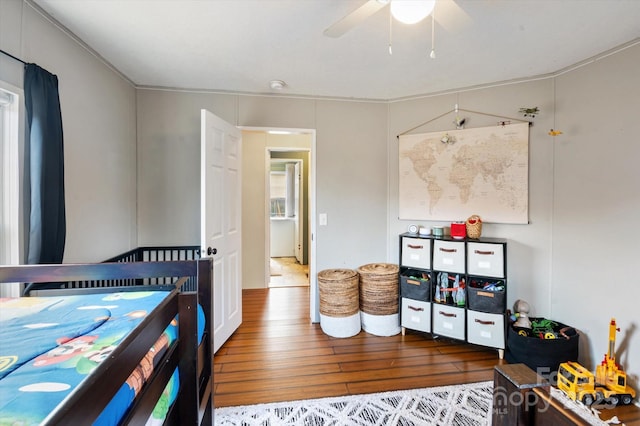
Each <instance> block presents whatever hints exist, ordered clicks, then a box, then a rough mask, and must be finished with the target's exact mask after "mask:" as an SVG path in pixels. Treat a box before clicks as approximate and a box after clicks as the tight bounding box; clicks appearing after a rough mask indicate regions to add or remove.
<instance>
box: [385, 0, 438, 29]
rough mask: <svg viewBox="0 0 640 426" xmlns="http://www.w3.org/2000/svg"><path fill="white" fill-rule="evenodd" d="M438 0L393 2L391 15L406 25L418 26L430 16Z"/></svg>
mask: <svg viewBox="0 0 640 426" xmlns="http://www.w3.org/2000/svg"><path fill="white" fill-rule="evenodd" d="M435 5H436V0H391V15H393V17H394V18H396V19H397V20H398V21H400V22H402V23H404V24H409V25H410V24H416V23H418V22H420V21H422V20H423V19H424V18H426V17H427V16H429V14H430V13H431V12H432V11H433V8H434V7H435Z"/></svg>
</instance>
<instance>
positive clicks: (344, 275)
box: [318, 269, 360, 318]
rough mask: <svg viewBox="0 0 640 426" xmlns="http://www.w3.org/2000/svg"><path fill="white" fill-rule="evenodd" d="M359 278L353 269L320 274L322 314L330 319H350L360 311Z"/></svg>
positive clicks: (331, 270) (325, 271)
mask: <svg viewBox="0 0 640 426" xmlns="http://www.w3.org/2000/svg"><path fill="white" fill-rule="evenodd" d="M359 282H360V280H359V277H358V273H357V272H356V271H354V270H351V269H326V270H324V271H320V272H318V292H319V295H320V313H321V314H322V315H326V316H329V317H337V318H342V317H349V316H351V315H355V314H357V313H358V312H359V310H360V304H359V296H360V293H359Z"/></svg>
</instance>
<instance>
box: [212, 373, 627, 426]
mask: <svg viewBox="0 0 640 426" xmlns="http://www.w3.org/2000/svg"><path fill="white" fill-rule="evenodd" d="M551 389H552V394H553V396H554V397H556V398H557V399H559V400H560V401H561V402H562V403H563V405H564V406H565V408H567V409H569V410H572V411H574V412H575V413H576V414H578V415H580V416H581V417H582V418H583V419H585V420H586V421H587V422H588V423H589V424H591V425H594V426H602V425H605V426H606V425H611V424H620V421H618V419H617V418H616V417H613V418H611V419H609V420H607V421H606V422H604V421H602V420H600V419H599V418H598V416H597V414H598V413H599V411H597V410H596V409H595V408H588V407H585V406H584V405H582V404H579V403H575V402H574V401H572V400H570V399H569V398H568V397H566V396H565V395H564V394H563V393H562V392H560V391H559V390H557V389H555V388H553V387H552V388H551ZM492 400H493V382H480V383H468V384H463V385H453V386H443V387H434V388H423V389H410V390H404V391H393V392H382V393H373V394H363V395H351V396H341V397H332V398H320V399H306V400H301V401H289V402H276V403H271V404H257V405H246V406H240V407H224V408H217V409H216V410H215V424H216V425H220V426H223V425H224V426H285V425H286V426H294V425H295V426H297V425H304V426H371V425H374V426H383V425H384V426H395V425H400V426H427V425H431V426H436V425H437V426H450V425H455V426H485V425H490V424H491V416H492V413H493V411H492V409H493V401H492ZM602 414H606V413H602Z"/></svg>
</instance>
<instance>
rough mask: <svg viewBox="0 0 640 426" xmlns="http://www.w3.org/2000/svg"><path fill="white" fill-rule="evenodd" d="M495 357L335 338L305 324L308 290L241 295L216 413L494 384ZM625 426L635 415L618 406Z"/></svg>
mask: <svg viewBox="0 0 640 426" xmlns="http://www.w3.org/2000/svg"><path fill="white" fill-rule="evenodd" d="M503 362H505V361H501V360H500V359H498V353H497V351H496V350H492V349H486V348H482V347H479V346H475V345H468V344H465V343H461V342H458V341H454V340H449V339H443V338H437V339H433V338H432V337H431V335H428V334H419V333H412V332H409V331H407V334H406V335H405V336H402V335H401V334H398V335H396V336H391V337H379V336H374V335H371V334H368V333H365V332H360V334H358V335H357V336H354V337H350V338H346V339H339V338H333V337H329V336H327V335H326V334H324V333H323V332H322V330H321V328H320V324H312V323H310V321H309V287H285V288H272V289H264V290H263V289H259V290H243V323H242V325H241V326H240V328H239V329H238V330H237V331H236V333H235V334H234V335H233V336H232V337H231V339H229V340H228V341H227V342H226V343H225V344H224V345H223V346H222V347H221V348H220V349H219V350H218V352H217V353H216V355H215V357H214V361H213V363H214V387H215V389H214V404H215V406H216V407H227V406H235V405H247V404H257V403H266V402H279V401H290V400H296V399H308V398H321V397H328V396H341V395H349V394H361V393H372V392H382V391H389V390H396V389H410V388H420V387H430V386H445V385H452V384H459V383H470V382H480V381H486V380H493V367H494V366H495V365H496V364H501V363H503ZM615 414H617V415H618V417H619V418H620V419H622V420H624V421H625V423H626V425H627V426H632V425H634V426H638V425H640V408H638V407H636V406H627V407H619V408H617V409H616V410H615V411H614V410H611V412H610V413H603V418H605V419H608V418H610V417H612V416H613V415H615Z"/></svg>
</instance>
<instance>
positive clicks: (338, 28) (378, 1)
mask: <svg viewBox="0 0 640 426" xmlns="http://www.w3.org/2000/svg"><path fill="white" fill-rule="evenodd" d="M388 3H389V1H388V0H386V1H385V0H367V2H366V3H365V4H363V5H362V6H360V7H359V8H357V9H356V10H354V11H353V12H351V13H350V14H348V15H347V16H345V17H344V18H342V19H340V20H339V21H337V22H336V23H334V24H333V25H331V26H330V27H329V28H327V29H326V30H324V35H326V36H327V37H340V36H341V35H343V34H344V33H346V32H347V31H349V30H351V29H352V28H354V27H356V26H358V25H359V24H360V23H361V22H364V20H366V19H367V18H368V17H370V16H371V15H373V14H374V13H376V12H377V11H379V10H380V9H382V8H383V7H385V6H386V5H387V4H388Z"/></svg>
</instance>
